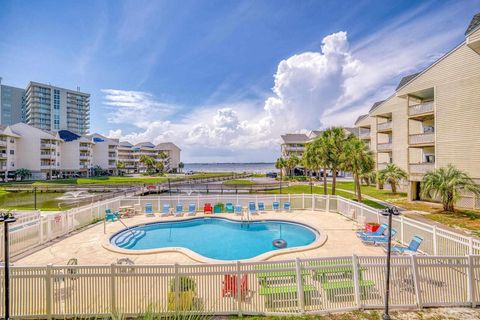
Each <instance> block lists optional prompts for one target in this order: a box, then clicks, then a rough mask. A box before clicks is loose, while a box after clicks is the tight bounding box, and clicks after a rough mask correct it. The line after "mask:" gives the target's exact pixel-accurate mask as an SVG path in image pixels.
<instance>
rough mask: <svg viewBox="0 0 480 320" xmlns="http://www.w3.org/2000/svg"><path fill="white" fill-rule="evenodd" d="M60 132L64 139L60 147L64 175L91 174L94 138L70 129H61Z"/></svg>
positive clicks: (86, 175)
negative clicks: (80, 134)
mask: <svg viewBox="0 0 480 320" xmlns="http://www.w3.org/2000/svg"><path fill="white" fill-rule="evenodd" d="M58 134H59V136H60V138H61V139H62V140H63V143H61V147H60V154H61V157H62V161H61V163H62V166H61V170H62V174H63V176H66V177H70V176H85V177H88V176H90V174H91V169H92V167H93V146H94V143H93V140H92V139H91V138H88V137H85V136H79V135H77V134H75V133H73V132H71V131H68V130H60V131H59V132H58Z"/></svg>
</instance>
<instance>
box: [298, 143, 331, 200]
mask: <svg viewBox="0 0 480 320" xmlns="http://www.w3.org/2000/svg"><path fill="white" fill-rule="evenodd" d="M303 157H304V160H303V162H304V164H305V166H306V167H307V168H310V169H311V170H313V171H315V172H317V176H319V171H320V169H321V168H323V172H324V173H325V172H326V171H327V165H328V152H327V148H326V142H325V139H324V138H323V137H321V136H320V137H318V138H316V139H315V140H314V141H312V142H310V143H307V145H306V147H305V152H304V153H303ZM323 193H324V194H327V176H326V175H325V174H324V175H323Z"/></svg>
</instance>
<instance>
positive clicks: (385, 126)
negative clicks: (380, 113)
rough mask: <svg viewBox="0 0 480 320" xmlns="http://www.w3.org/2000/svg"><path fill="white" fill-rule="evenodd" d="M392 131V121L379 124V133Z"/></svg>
mask: <svg viewBox="0 0 480 320" xmlns="http://www.w3.org/2000/svg"><path fill="white" fill-rule="evenodd" d="M386 130H392V121H387V122H383V123H379V124H377V131H386Z"/></svg>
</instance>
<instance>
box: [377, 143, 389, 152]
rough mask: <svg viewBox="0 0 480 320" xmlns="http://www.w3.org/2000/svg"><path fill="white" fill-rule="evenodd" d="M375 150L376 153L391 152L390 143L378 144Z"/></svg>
mask: <svg viewBox="0 0 480 320" xmlns="http://www.w3.org/2000/svg"><path fill="white" fill-rule="evenodd" d="M377 150H378V151H389V150H392V143H391V142H388V143H379V144H377Z"/></svg>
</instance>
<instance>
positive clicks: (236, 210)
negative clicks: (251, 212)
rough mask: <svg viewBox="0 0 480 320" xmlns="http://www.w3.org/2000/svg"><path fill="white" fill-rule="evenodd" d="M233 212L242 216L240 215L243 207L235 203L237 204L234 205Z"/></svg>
mask: <svg viewBox="0 0 480 320" xmlns="http://www.w3.org/2000/svg"><path fill="white" fill-rule="evenodd" d="M235 214H236V215H237V216H242V215H243V208H242V206H241V205H239V204H237V205H236V206H235Z"/></svg>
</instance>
